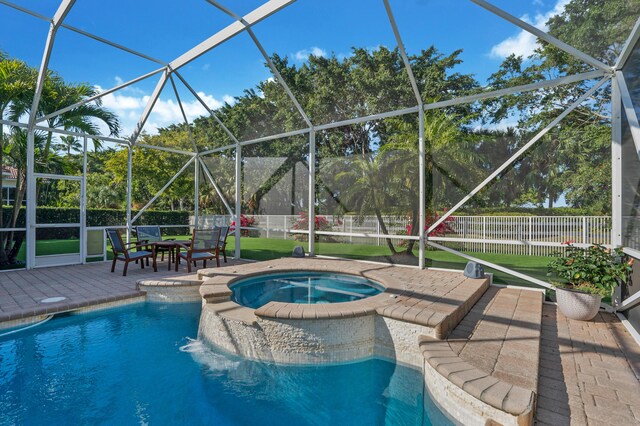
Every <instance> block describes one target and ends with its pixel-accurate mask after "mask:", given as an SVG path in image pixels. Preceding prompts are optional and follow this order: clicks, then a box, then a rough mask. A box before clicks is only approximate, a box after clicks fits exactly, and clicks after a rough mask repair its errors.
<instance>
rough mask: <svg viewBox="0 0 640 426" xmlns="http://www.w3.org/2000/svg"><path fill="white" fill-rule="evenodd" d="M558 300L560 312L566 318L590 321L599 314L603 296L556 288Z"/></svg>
mask: <svg viewBox="0 0 640 426" xmlns="http://www.w3.org/2000/svg"><path fill="white" fill-rule="evenodd" d="M556 300H557V302H558V308H559V309H560V312H562V313H563V314H564V316H565V317H567V318H571V319H574V320H578V321H590V320H592V319H593V317H595V316H596V315H597V314H598V310H599V309H600V301H601V300H602V296H599V295H597V294H589V293H583V292H581V291H577V290H569V289H566V288H556Z"/></svg>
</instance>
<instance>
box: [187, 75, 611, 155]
mask: <svg viewBox="0 0 640 426" xmlns="http://www.w3.org/2000/svg"><path fill="white" fill-rule="evenodd" d="M176 74H177V73H176ZM605 75H607V73H605V72H604V71H599V70H598V71H590V72H586V73H582V74H575V75H569V76H564V77H560V78H556V79H553V80H545V81H538V82H536V83H530V84H523V85H521V86H514V87H508V88H506V89H500V90H492V91H490V92H485V93H478V94H475V95H469V96H463V97H460V98H456V99H450V100H446V101H438V102H432V103H428V104H424V106H423V107H424V110H425V111H427V110H432V109H439V108H447V107H451V106H455V105H463V104H468V103H472V102H475V101H480V100H483V99H491V98H496V97H499V96H503V95H511V94H513V93H522V92H530V91H533V90H538V89H544V88H547V87H556V86H561V85H565V84H571V83H577V82H579V81H584V80H591V79H594V78H602V77H603V76H605ZM419 109H420V108H419V107H418V106H414V107H409V108H403V109H399V110H394V111H387V112H383V113H379V114H372V115H367V116H363V117H357V118H352V119H348V120H343V121H337V122H334V123H326V124H321V125H317V126H314V129H315V130H316V131H318V130H328V129H335V128H338V127H343V126H349V125H352V124H358V123H363V122H365V121H371V120H380V119H383V118H389V117H397V116H400V115H405V114H413V113H416V112H418V110H419ZM310 130H311V129H310V128H306V129H299V130H292V131H290V132H285V133H281V134H277V135H272V136H264V137H261V138H257V139H250V140H246V141H242V142H240V144H241V145H242V146H245V145H252V144H256V143H260V142H266V141H270V140H274V139H282V138H286V137H289V136H295V135H301V134H304V133H308V132H309V131H310ZM235 146H236V145H235V142H234V143H233V144H231V145H226V146H221V147H219V148H215V149H210V150H208V151H203V152H201V154H202V155H206V154H213V153H214V152H220V151H225V150H228V149H233V148H234V147H235Z"/></svg>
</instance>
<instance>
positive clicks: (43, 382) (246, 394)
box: [0, 302, 451, 425]
mask: <svg viewBox="0 0 640 426" xmlns="http://www.w3.org/2000/svg"><path fill="white" fill-rule="evenodd" d="M199 316H200V304H198V303H188V304H161V303H148V302H147V303H139V304H135V305H130V306H127V307H122V308H114V309H109V310H103V311H98V312H93V313H88V314H82V315H68V316H66V317H61V318H56V319H53V320H51V321H49V322H47V323H45V324H43V325H41V326H38V327H35V328H32V329H30V330H26V331H23V332H20V333H18V334H14V335H10V336H6V337H3V338H0V413H2V415H1V416H0V424H1V425H13V424H34V425H40V424H42V425H44V424H47V425H55V424H65V425H67V424H74V425H75V424H97V423H101V424H119V425H120V424H122V425H129V424H151V425H156V424H189V425H214V424H215V425H247V424H267V425H284V424H291V425H329V424H331V425H380V424H385V425H431V424H436V425H445V424H446V425H449V424H451V423H450V422H449V421H448V420H447V419H446V418H445V417H444V416H443V414H442V413H441V412H440V411H438V409H437V408H435V407H434V406H433V404H432V403H431V401H430V400H429V399H428V398H425V399H423V380H422V375H421V374H420V372H418V371H416V370H413V369H410V368H407V367H404V366H400V365H396V364H393V363H390V362H387V361H383V360H378V359H370V360H366V361H361V362H357V363H352V364H342V365H322V366H282V365H275V364H266V363H260V362H255V361H249V360H245V359H242V358H238V357H233V356H229V355H227V354H224V353H222V352H219V351H215V350H212V349H209V348H206V347H204V345H202V344H201V343H199V342H198V341H193V340H191V337H194V336H195V334H196V331H197V328H198V320H199Z"/></svg>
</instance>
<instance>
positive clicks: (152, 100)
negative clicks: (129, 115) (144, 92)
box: [131, 68, 169, 145]
mask: <svg viewBox="0 0 640 426" xmlns="http://www.w3.org/2000/svg"><path fill="white" fill-rule="evenodd" d="M168 78H169V69H166V68H165V70H164V72H163V73H162V75H161V76H160V80H158V83H157V84H156V87H155V89H153V93H152V94H151V96H150V97H149V100H148V101H147V105H146V106H145V107H144V111H142V115H141V116H140V120H138V124H137V125H136V128H135V129H134V131H133V134H132V135H131V144H132V145H134V144H135V143H136V140H137V139H138V137H139V136H140V133H141V132H142V129H143V128H144V125H145V123H146V122H147V119H148V118H149V114H151V110H153V107H154V105H155V104H156V102H157V101H158V98H159V97H160V93H161V92H162V89H164V85H165V84H167V79H168Z"/></svg>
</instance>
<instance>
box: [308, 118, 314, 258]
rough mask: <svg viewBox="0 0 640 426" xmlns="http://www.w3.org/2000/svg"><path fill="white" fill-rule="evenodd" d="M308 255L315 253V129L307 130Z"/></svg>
mask: <svg viewBox="0 0 640 426" xmlns="http://www.w3.org/2000/svg"><path fill="white" fill-rule="evenodd" d="M307 217H308V218H309V256H315V255H316V131H315V130H313V129H311V131H310V132H309V214H308V215H307Z"/></svg>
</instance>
